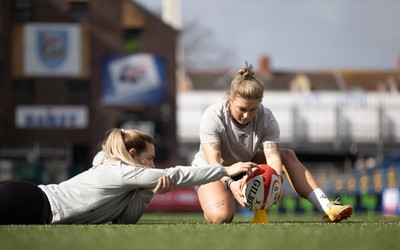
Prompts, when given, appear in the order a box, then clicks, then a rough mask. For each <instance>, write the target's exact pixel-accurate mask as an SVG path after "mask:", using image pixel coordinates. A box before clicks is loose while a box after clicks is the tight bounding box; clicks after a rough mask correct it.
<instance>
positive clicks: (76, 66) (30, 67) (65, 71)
mask: <svg viewBox="0 0 400 250" xmlns="http://www.w3.org/2000/svg"><path fill="white" fill-rule="evenodd" d="M23 35H24V38H23V41H24V75H26V76H79V75H80V74H81V54H82V53H81V27H80V25H79V24H62V23H60V24H54V23H52V24H50V23H28V24H26V25H25V26H24V33H23Z"/></svg>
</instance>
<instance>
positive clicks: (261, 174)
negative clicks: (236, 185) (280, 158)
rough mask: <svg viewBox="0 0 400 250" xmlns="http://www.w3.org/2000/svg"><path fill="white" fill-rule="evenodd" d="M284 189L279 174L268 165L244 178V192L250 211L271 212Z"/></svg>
mask: <svg viewBox="0 0 400 250" xmlns="http://www.w3.org/2000/svg"><path fill="white" fill-rule="evenodd" d="M281 189H282V183H281V178H280V176H279V175H278V173H277V172H276V171H275V170H274V169H273V168H271V167H270V166H268V165H266V164H262V165H260V166H259V167H258V168H253V170H252V172H251V173H250V174H248V175H246V176H244V177H243V183H242V192H243V196H244V198H245V200H246V203H247V209H249V210H250V211H256V210H269V209H270V208H271V207H272V205H274V203H275V201H276V200H277V199H278V198H279V194H280V192H281Z"/></svg>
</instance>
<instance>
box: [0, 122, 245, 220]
mask: <svg viewBox="0 0 400 250" xmlns="http://www.w3.org/2000/svg"><path fill="white" fill-rule="evenodd" d="M107 134H108V135H107V137H106V139H105V141H104V142H103V143H102V151H100V152H99V153H98V154H97V155H96V156H95V158H94V160H93V166H92V167H91V168H90V169H88V170H86V171H84V172H82V173H80V174H78V175H76V176H74V177H72V178H71V179H69V180H66V181H64V182H61V183H59V184H48V185H39V186H37V185H35V184H33V183H30V182H25V181H13V180H11V181H3V182H0V224H99V223H107V222H113V223H116V224H134V223H136V222H137V221H138V220H139V219H140V217H141V216H142V214H143V213H144V211H145V209H146V207H147V205H148V204H149V202H150V201H151V198H152V197H153V194H154V193H165V192H168V191H170V190H171V189H172V188H182V187H189V186H194V185H199V184H205V183H208V182H211V181H216V180H219V179H221V178H222V177H224V176H235V175H237V174H240V173H243V172H248V171H250V170H251V164H240V165H237V166H236V167H233V168H227V167H223V166H222V165H221V164H216V165H210V166H204V167H202V168H197V167H187V166H176V167H172V168H167V169H155V168H154V161H153V159H154V156H155V149H154V140H153V138H152V137H151V136H150V135H147V134H145V133H143V132H140V131H138V130H123V129H112V130H110V131H109V132H108V133H107Z"/></svg>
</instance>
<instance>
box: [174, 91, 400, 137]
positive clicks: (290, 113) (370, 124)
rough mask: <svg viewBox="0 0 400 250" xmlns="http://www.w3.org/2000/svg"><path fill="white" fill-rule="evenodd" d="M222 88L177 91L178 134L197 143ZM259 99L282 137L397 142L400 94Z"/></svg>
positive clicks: (293, 95) (270, 94)
mask: <svg viewBox="0 0 400 250" xmlns="http://www.w3.org/2000/svg"><path fill="white" fill-rule="evenodd" d="M225 94H226V92H225V91H192V92H180V93H179V94H178V95H177V107H178V113H177V119H178V120H177V126H178V131H177V135H178V139H179V140H180V141H182V142H198V131H199V121H200V118H201V114H202V112H203V111H204V109H205V108H206V107H207V106H208V105H210V104H212V103H214V102H217V101H219V100H220V99H222V98H223V97H224V96H225ZM263 104H264V105H265V106H266V107H268V108H270V109H271V110H272V112H273V113H274V115H275V117H276V119H277V120H278V123H279V125H280V129H281V141H282V142H286V143H292V142H296V141H304V140H307V141H309V142H333V141H335V140H346V141H351V142H354V143H377V142H378V141H379V140H380V138H382V140H383V142H385V141H391V142H395V143H400V94H381V93H364V92H350V93H337V92H311V93H291V92H265V93H264V99H263Z"/></svg>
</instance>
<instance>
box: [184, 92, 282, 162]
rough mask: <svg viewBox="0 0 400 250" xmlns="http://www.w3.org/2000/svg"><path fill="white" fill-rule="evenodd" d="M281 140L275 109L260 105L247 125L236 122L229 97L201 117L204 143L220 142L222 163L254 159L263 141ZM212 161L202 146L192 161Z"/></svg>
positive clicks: (202, 140) (209, 108) (207, 110)
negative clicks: (241, 125) (273, 110)
mask: <svg viewBox="0 0 400 250" xmlns="http://www.w3.org/2000/svg"><path fill="white" fill-rule="evenodd" d="M266 141H273V142H278V143H279V142H280V131H279V125H278V122H277V121H276V119H275V117H274V115H273V114H272V112H271V110H269V109H268V108H266V107H264V106H263V105H262V104H260V107H259V109H258V111H257V114H256V115H255V117H254V119H252V120H251V121H250V122H249V124H248V125H247V126H246V127H245V128H239V127H237V126H236V125H235V123H234V122H233V120H232V117H231V115H230V112H229V110H228V106H227V98H224V99H223V100H222V101H221V102H219V103H216V104H213V105H211V106H209V107H208V108H207V109H206V110H205V111H204V113H203V116H202V118H201V121H200V143H210V142H220V144H221V156H222V165H224V166H229V165H232V164H234V163H236V162H239V161H242V162H247V161H250V160H251V159H252V158H253V157H254V156H255V154H256V153H257V151H258V150H260V149H262V144H263V142H266ZM207 164H208V162H207V160H206V158H205V155H204V152H203V150H202V148H201V145H200V149H199V152H198V153H197V154H196V155H195V158H194V160H193V162H192V165H194V166H205V165H207Z"/></svg>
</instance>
